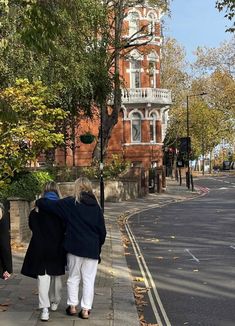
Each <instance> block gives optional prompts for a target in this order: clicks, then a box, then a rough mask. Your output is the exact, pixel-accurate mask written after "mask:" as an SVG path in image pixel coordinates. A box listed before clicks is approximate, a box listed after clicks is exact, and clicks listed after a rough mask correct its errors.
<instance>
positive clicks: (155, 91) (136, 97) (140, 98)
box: [122, 88, 172, 105]
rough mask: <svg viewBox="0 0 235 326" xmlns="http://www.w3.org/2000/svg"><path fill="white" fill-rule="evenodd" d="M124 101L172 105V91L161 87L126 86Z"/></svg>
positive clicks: (123, 92) (124, 102)
mask: <svg viewBox="0 0 235 326" xmlns="http://www.w3.org/2000/svg"><path fill="white" fill-rule="evenodd" d="M122 103H123V104H135V103H139V104H143V103H150V104H151V103H152V104H160V105H170V104H172V100H171V91H170V90H168V89H160V88H126V89H122Z"/></svg>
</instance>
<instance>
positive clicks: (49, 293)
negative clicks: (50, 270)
mask: <svg viewBox="0 0 235 326" xmlns="http://www.w3.org/2000/svg"><path fill="white" fill-rule="evenodd" d="M61 291H62V280H61V276H50V275H47V274H45V275H38V298H39V308H49V307H50V304H51V302H55V303H57V304H58V303H59V302H60V300H61Z"/></svg>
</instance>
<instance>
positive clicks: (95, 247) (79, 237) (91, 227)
mask: <svg viewBox="0 0 235 326" xmlns="http://www.w3.org/2000/svg"><path fill="white" fill-rule="evenodd" d="M36 205H37V206H38V207H39V210H40V209H45V210H47V211H48V212H49V213H54V214H57V215H58V216H60V217H61V218H63V220H64V221H65V222H66V233H65V242H64V246H65V250H66V251H67V252H69V253H71V254H73V255H75V256H79V257H86V258H92V259H99V258H100V252H101V247H102V245H103V244H104V241H105V237H106V228H105V223H104V216H103V212H102V210H101V208H100V206H99V205H98V203H97V200H96V198H95V197H94V195H93V194H91V193H86V192H84V193H82V197H81V200H80V202H79V203H78V202H75V198H74V197H67V198H64V199H60V200H57V201H50V200H47V199H45V200H42V199H39V200H38V201H37V203H36Z"/></svg>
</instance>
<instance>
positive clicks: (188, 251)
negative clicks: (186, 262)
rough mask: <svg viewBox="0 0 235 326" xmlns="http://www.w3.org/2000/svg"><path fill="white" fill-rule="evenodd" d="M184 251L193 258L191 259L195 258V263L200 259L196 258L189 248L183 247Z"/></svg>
mask: <svg viewBox="0 0 235 326" xmlns="http://www.w3.org/2000/svg"><path fill="white" fill-rule="evenodd" d="M184 251H186V252H187V253H188V254H189V255H190V256H191V257H192V258H193V260H195V261H196V262H197V263H200V260H199V259H198V258H197V257H195V256H194V255H193V254H192V253H191V252H190V250H189V249H184Z"/></svg>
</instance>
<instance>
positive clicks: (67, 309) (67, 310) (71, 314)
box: [66, 306, 77, 316]
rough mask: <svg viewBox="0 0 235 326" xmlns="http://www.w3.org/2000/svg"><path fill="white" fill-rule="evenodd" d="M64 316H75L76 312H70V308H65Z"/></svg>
mask: <svg viewBox="0 0 235 326" xmlns="http://www.w3.org/2000/svg"><path fill="white" fill-rule="evenodd" d="M66 314H67V315H69V316H75V315H76V314H77V312H76V311H75V312H71V306H68V307H67V308H66Z"/></svg>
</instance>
